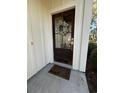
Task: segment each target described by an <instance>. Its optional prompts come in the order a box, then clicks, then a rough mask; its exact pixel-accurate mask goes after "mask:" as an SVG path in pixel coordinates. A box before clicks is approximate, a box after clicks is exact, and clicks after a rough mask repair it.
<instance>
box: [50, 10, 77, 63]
mask: <svg viewBox="0 0 124 93" xmlns="http://www.w3.org/2000/svg"><path fill="white" fill-rule="evenodd" d="M74 18H75V9H72V10H68V11H65V12H62V13H58V14H55V15H53V16H52V22H53V43H54V44H53V45H54V60H55V61H57V62H61V63H65V64H69V65H72V59H73V44H74Z"/></svg>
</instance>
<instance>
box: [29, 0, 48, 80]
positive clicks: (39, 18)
mask: <svg viewBox="0 0 124 93" xmlns="http://www.w3.org/2000/svg"><path fill="white" fill-rule="evenodd" d="M45 12H46V7H45V6H44V4H42V3H41V1H40V0H28V33H27V34H28V44H27V45H28V46H27V48H28V51H27V53H28V60H27V61H28V62H27V65H28V67H27V72H28V73H27V78H28V79H29V78H30V77H31V76H33V75H34V74H35V73H37V72H38V71H39V70H40V69H41V68H43V67H44V66H45V65H46V64H47V62H46V56H45V55H46V54H45V48H44V47H45V46H44V45H45V42H44V30H45V29H44V21H45V20H44V18H43V17H45ZM31 42H33V45H31Z"/></svg>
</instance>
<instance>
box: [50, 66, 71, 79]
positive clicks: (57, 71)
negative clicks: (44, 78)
mask: <svg viewBox="0 0 124 93" xmlns="http://www.w3.org/2000/svg"><path fill="white" fill-rule="evenodd" d="M70 72H71V69H68V68H65V67H61V66H58V65H54V66H53V67H52V68H51V69H50V71H49V73H51V74H54V75H56V76H59V77H61V78H64V79H66V80H69V78H70Z"/></svg>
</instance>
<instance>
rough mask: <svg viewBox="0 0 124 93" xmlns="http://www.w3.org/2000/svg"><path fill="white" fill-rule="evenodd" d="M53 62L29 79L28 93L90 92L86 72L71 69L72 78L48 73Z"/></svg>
mask: <svg viewBox="0 0 124 93" xmlns="http://www.w3.org/2000/svg"><path fill="white" fill-rule="evenodd" d="M52 66H53V64H48V65H47V66H46V67H45V68H43V69H42V70H41V71H39V72H38V73H37V74H36V75H34V76H33V77H32V78H31V79H29V80H28V81H27V89H28V93H89V89H88V86H87V81H86V77H85V74H84V73H81V72H79V71H74V70H71V74H70V80H65V79H63V78H60V77H58V76H55V75H52V74H50V73H48V71H49V70H50V69H51V67H52Z"/></svg>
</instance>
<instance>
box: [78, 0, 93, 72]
mask: <svg viewBox="0 0 124 93" xmlns="http://www.w3.org/2000/svg"><path fill="white" fill-rule="evenodd" d="M92 3H93V1H92V0H85V7H84V18H83V19H84V20H83V27H82V29H83V32H82V39H81V52H80V71H83V72H85V70H86V62H87V51H88V42H89V33H90V23H91V19H92Z"/></svg>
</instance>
